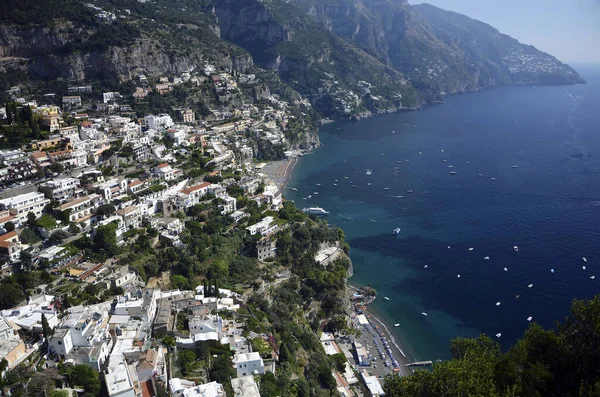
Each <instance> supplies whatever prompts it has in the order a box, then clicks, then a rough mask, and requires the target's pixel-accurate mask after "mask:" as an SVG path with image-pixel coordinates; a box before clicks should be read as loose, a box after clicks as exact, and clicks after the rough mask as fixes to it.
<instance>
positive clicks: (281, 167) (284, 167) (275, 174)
mask: <svg viewBox="0 0 600 397" xmlns="http://www.w3.org/2000/svg"><path fill="white" fill-rule="evenodd" d="M297 162H298V159H297V158H295V157H293V158H291V159H288V160H278V161H271V162H269V163H268V164H267V165H265V166H264V167H263V168H262V169H261V173H263V174H265V175H267V177H268V178H269V179H270V180H272V181H273V182H275V184H276V185H277V187H278V188H279V191H280V192H281V193H283V189H285V185H286V183H287V182H288V180H289V179H290V176H291V175H292V170H293V169H294V166H295V165H296V163H297Z"/></svg>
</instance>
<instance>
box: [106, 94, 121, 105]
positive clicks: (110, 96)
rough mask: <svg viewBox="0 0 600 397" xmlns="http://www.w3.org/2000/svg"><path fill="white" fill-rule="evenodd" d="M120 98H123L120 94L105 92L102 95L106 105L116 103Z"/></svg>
mask: <svg viewBox="0 0 600 397" xmlns="http://www.w3.org/2000/svg"><path fill="white" fill-rule="evenodd" d="M119 98H121V94H119V93H118V92H105V93H103V94H102V99H103V102H104V103H109V102H114V101H116V100H117V99H119Z"/></svg>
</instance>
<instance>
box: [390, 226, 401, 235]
mask: <svg viewBox="0 0 600 397" xmlns="http://www.w3.org/2000/svg"><path fill="white" fill-rule="evenodd" d="M401 230H402V229H400V228H399V227H397V228H395V229H394V231H393V232H392V234H394V235H395V234H400V231H401Z"/></svg>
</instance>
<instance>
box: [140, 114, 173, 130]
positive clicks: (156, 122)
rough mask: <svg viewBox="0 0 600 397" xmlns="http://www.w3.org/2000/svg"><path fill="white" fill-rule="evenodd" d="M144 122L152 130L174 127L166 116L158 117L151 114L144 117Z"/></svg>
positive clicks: (160, 115) (169, 117) (170, 119)
mask: <svg viewBox="0 0 600 397" xmlns="http://www.w3.org/2000/svg"><path fill="white" fill-rule="evenodd" d="M144 121H145V122H146V125H147V126H148V128H150V129H152V130H160V129H167V128H170V127H172V126H173V125H174V123H173V119H172V118H171V116H169V115H168V114H159V115H158V116H154V115H152V114H151V115H148V116H146V117H144Z"/></svg>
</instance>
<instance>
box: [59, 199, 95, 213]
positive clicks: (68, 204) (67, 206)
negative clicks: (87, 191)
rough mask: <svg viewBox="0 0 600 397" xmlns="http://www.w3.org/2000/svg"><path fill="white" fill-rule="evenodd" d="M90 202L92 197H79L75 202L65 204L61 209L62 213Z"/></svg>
mask: <svg viewBox="0 0 600 397" xmlns="http://www.w3.org/2000/svg"><path fill="white" fill-rule="evenodd" d="M88 200H91V197H90V196H83V197H79V198H76V199H75V200H71V201H69V202H68V203H64V204H63V205H61V206H60V207H59V208H60V210H61V211H64V210H66V209H68V208H71V207H73V206H75V205H77V204H81V203H84V202H86V201H88Z"/></svg>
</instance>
